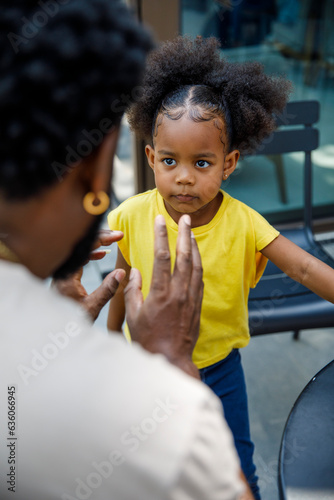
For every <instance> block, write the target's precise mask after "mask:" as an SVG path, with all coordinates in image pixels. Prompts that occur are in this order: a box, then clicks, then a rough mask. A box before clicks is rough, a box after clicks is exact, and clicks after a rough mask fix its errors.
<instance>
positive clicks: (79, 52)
mask: <svg viewBox="0 0 334 500" xmlns="http://www.w3.org/2000/svg"><path fill="white" fill-rule="evenodd" d="M0 30H1V32H2V33H3V34H4V35H3V36H2V37H1V41H0V71H1V80H0V116H1V120H0V189H1V191H2V193H3V194H4V195H5V196H6V197H8V198H27V197H30V196H33V195H35V194H37V193H39V192H40V191H41V190H42V189H43V188H45V187H46V186H50V185H52V184H53V183H55V182H58V181H59V180H60V178H59V175H58V174H59V172H58V171H57V170H56V169H55V167H54V165H55V164H56V163H57V162H58V164H59V165H66V164H68V163H70V164H72V163H75V160H76V161H78V159H80V158H82V157H83V156H87V155H88V154H90V153H91V152H92V150H93V149H94V148H96V147H97V146H98V144H99V143H100V142H101V140H102V137H103V133H106V132H107V131H108V130H110V129H111V127H112V126H113V125H117V124H118V123H119V122H120V120H121V117H122V114H123V113H124V111H125V109H126V108H127V107H128V104H129V103H131V102H133V100H134V99H135V98H136V97H137V91H138V87H137V86H138V85H139V84H140V83H141V79H142V73H143V69H144V66H145V59H146V55H147V52H148V51H149V50H150V49H151V48H153V43H152V40H151V36H150V35H149V34H148V33H147V32H146V31H145V30H144V29H143V28H142V27H141V26H140V25H139V24H138V23H137V21H135V19H134V18H133V16H132V15H131V14H130V13H129V11H128V9H127V8H126V7H125V5H124V2H122V0H94V1H90V0H70V1H69V0H61V1H60V0H51V1H50V2H36V1H33V0H15V1H13V0H3V1H2V3H1V14H0ZM101 124H103V130H102V128H101V127H102V125H101ZM98 129H99V130H98ZM106 129H108V130H106ZM101 130H102V131H101ZM80 141H81V142H80ZM85 141H86V142H85ZM78 144H81V145H82V148H81V152H79V151H78V148H77V146H78ZM85 145H86V149H84V146H85ZM70 152H71V154H70ZM70 160H71V161H70ZM55 162H56V163H55ZM64 170H65V171H64V174H66V171H67V170H70V169H65V167H64Z"/></svg>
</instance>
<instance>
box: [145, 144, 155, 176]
mask: <svg viewBox="0 0 334 500" xmlns="http://www.w3.org/2000/svg"><path fill="white" fill-rule="evenodd" d="M145 153H146V156H147V161H148V164H149V166H150V167H151V169H152V170H153V171H154V158H155V152H154V149H153V148H152V146H150V145H149V144H147V145H146V146H145Z"/></svg>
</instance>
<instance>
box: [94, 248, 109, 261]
mask: <svg viewBox="0 0 334 500" xmlns="http://www.w3.org/2000/svg"><path fill="white" fill-rule="evenodd" d="M109 253H110V250H101V249H99V250H94V251H93V252H91V253H90V254H89V260H101V259H103V257H105V256H106V255H107V254H109Z"/></svg>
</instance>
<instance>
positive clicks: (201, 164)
mask: <svg viewBox="0 0 334 500" xmlns="http://www.w3.org/2000/svg"><path fill="white" fill-rule="evenodd" d="M209 165H210V163H209V162H207V161H205V160H198V162H196V167H200V168H206V167H208V166H209Z"/></svg>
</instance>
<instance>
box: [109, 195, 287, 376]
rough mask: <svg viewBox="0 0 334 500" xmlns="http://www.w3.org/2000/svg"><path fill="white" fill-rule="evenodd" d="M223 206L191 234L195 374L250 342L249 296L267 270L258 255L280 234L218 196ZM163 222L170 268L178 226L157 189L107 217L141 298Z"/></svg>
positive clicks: (242, 206) (245, 209)
mask: <svg viewBox="0 0 334 500" xmlns="http://www.w3.org/2000/svg"><path fill="white" fill-rule="evenodd" d="M222 194H223V201H222V204H221V206H220V208H219V210H218V212H217V213H216V215H215V216H214V217H213V219H212V220H211V221H210V222H209V223H208V224H205V225H204V226H200V227H196V228H194V229H193V233H194V235H195V238H196V241H197V244H198V248H199V251H200V254H201V258H202V264H203V281H204V296H203V304H202V313H201V323H200V334H199V338H198V341H197V344H196V347H195V349H194V354H193V360H194V363H195V364H196V365H197V367H198V368H204V367H206V366H210V365H212V364H214V363H217V362H218V361H220V360H222V359H224V358H225V357H226V356H228V354H229V353H230V352H231V350H232V349H234V348H239V347H244V346H246V345H247V344H248V342H249V338H250V337H249V328H248V307H247V304H248V294H249V289H250V287H252V288H253V287H255V285H256V284H257V282H258V281H259V279H260V278H261V276H262V273H263V271H264V269H265V267H266V264H267V259H266V258H265V257H264V256H263V255H262V254H261V253H260V251H261V250H262V249H263V248H264V247H266V246H267V245H269V243H271V242H272V241H273V240H274V239H275V238H276V237H277V236H278V235H279V232H278V231H277V230H276V229H274V228H273V227H272V226H271V225H270V224H269V223H268V222H267V221H266V220H265V219H264V218H263V217H262V216H261V215H260V214H258V213H257V212H256V211H255V210H253V209H251V208H250V207H248V206H247V205H245V204H244V203H242V202H240V201H238V200H236V199H234V198H232V197H231V196H230V195H229V194H227V193H226V192H224V191H222ZM158 214H162V215H163V216H164V217H165V220H166V224H167V231H168V238H169V245H170V250H171V258H172V266H174V262H175V249H176V238H177V229H178V226H177V224H176V222H174V220H173V219H172V218H171V217H170V215H169V214H168V212H167V211H166V209H165V205H164V201H163V198H162V197H161V195H160V194H159V192H158V191H157V189H153V190H151V191H147V192H145V193H141V194H139V195H136V196H133V197H132V198H129V199H128V200H126V201H125V202H123V203H122V204H121V205H120V206H119V207H117V208H116V209H115V210H113V211H112V212H110V214H109V216H108V224H109V227H110V229H114V230H120V231H123V233H124V238H123V239H122V240H121V241H119V242H118V246H119V249H120V251H121V252H122V254H123V257H124V258H125V260H126V261H127V263H128V264H129V265H130V266H131V267H135V268H137V269H139V271H140V272H141V274H142V278H143V289H142V291H143V295H144V298H145V297H146V296H147V295H148V292H149V289H150V283H151V277H152V269H153V257H154V219H155V217H156V216H157V215H158Z"/></svg>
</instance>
